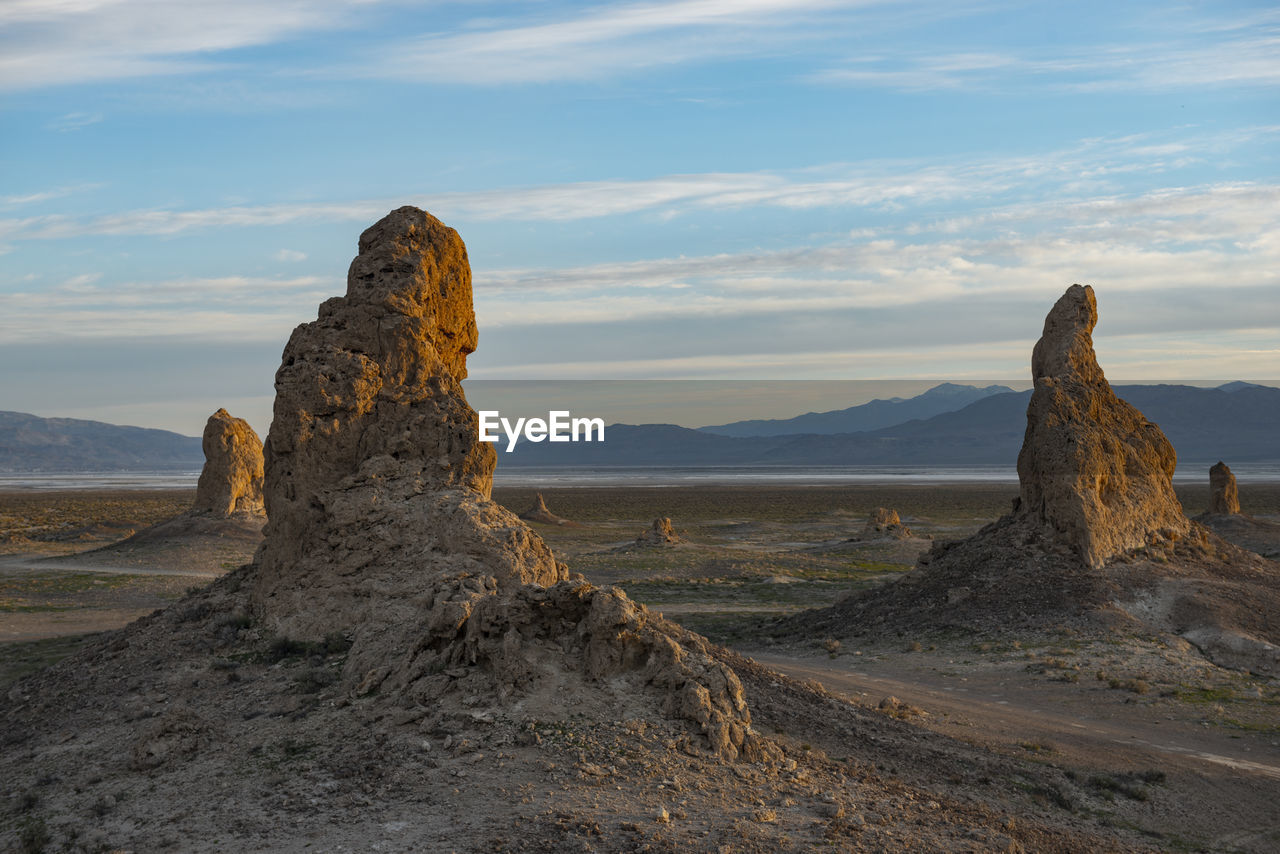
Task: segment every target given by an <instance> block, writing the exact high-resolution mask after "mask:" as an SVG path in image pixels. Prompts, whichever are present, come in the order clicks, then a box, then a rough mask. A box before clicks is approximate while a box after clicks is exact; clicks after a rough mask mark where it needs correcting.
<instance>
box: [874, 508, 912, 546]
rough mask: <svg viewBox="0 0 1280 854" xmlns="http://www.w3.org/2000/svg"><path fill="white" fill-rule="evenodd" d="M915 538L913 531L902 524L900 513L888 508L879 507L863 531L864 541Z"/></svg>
mask: <svg viewBox="0 0 1280 854" xmlns="http://www.w3.org/2000/svg"><path fill="white" fill-rule="evenodd" d="M913 536H915V535H914V534H912V533H911V529H910V528H908V527H907V526H906V525H904V524H902V518H901V517H900V516H898V511H897V510H891V509H889V508H887V507H877V508H876V509H875V510H873V511H872V513H871V516H870V518H868V519H867V524H866V527H865V528H863V530H862V538H863V539H876V538H880V537H890V538H892V539H895V540H908V539H910V538H911V537H913Z"/></svg>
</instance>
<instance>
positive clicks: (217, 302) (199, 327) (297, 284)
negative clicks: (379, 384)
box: [0, 273, 344, 344]
mask: <svg viewBox="0 0 1280 854" xmlns="http://www.w3.org/2000/svg"><path fill="white" fill-rule="evenodd" d="M343 290H344V288H343V287H342V283H341V282H340V281H339V280H336V279H325V278H320V277H316V276H297V277H294V278H288V279H277V278H264V277H254V276H221V277H216V278H185V279H170V280H166V281H161V282H124V283H113V282H105V283H104V282H103V277H102V275H101V274H98V273H86V274H81V275H77V276H73V277H71V278H69V279H67V280H66V281H64V282H62V283H61V284H60V285H58V286H56V287H54V288H52V289H34V290H27V291H17V292H11V293H0V339H2V340H4V341H5V342H7V343H11V344H12V343H17V342H24V341H29V342H36V341H47V340H50V339H52V338H89V339H98V338H113V339H115V338H120V337H121V336H124V337H142V336H151V335H168V336H186V337H191V338H199V339H205V338H217V339H225V340H272V339H277V338H278V339H280V340H283V339H284V337H286V336H287V335H288V332H289V330H290V329H292V328H293V327H294V326H296V325H297V324H298V322H299V321H300V320H306V319H310V318H311V317H314V316H315V307H316V305H318V304H319V303H320V302H321V301H323V300H324V299H327V298H328V297H331V296H334V295H335V294H338V293H341V292H342V291H343Z"/></svg>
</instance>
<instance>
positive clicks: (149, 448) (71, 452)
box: [0, 412, 204, 472]
mask: <svg viewBox="0 0 1280 854" xmlns="http://www.w3.org/2000/svg"><path fill="white" fill-rule="evenodd" d="M203 465H204V450H203V448H202V447H201V444H200V439H198V438H195V437H193V436H183V435H181V434H179V433H171V432H169V431H168V430H150V429H147V428H145V427H119V426H117V425H115V424H104V423H103V422H101V421H82V420H80V419H77V418H40V417H39V416H36V415H28V414H27V413H25V412H0V472H69V471H163V470H173V469H197V470H198V469H199V468H200V467H201V466H203Z"/></svg>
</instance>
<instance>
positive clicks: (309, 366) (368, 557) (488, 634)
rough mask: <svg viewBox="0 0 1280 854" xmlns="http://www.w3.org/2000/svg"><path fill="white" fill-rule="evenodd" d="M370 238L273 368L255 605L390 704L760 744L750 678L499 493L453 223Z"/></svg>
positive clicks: (413, 226)
mask: <svg viewBox="0 0 1280 854" xmlns="http://www.w3.org/2000/svg"><path fill="white" fill-rule="evenodd" d="M359 249H360V252H359V255H358V256H357V257H356V259H355V260H354V261H353V262H352V264H351V270H350V273H349V275H348V281H347V293H346V296H343V297H337V298H334V299H331V300H328V301H327V302H325V303H324V304H322V305H321V306H320V313H319V317H318V318H317V319H316V320H315V321H314V322H312V323H308V324H304V325H302V326H299V327H298V328H297V329H295V330H294V332H293V335H292V337H291V338H290V339H289V343H288V345H287V346H286V347H285V350H284V355H283V358H282V362H281V365H280V370H279V371H278V372H277V374H276V401H275V419H274V421H273V422H272V425H271V432H270V435H269V436H268V437H267V443H266V487H265V497H266V504H267V511H268V520H269V521H268V523H267V526H266V530H265V540H264V542H263V545H262V547H261V548H260V549H259V551H258V554H257V556H256V557H255V560H254V564H253V565H252V566H251V567H250V568H249V570H248V572H247V574H246V575H247V578H248V579H249V581H248V583H249V584H251V585H252V593H251V596H250V601H251V603H252V608H253V610H254V616H255V617H256V618H257V619H258V620H259V621H260V622H261V623H262V625H263V626H264V627H265V628H266V629H267V630H268V631H271V632H274V633H275V634H277V635H281V636H286V637H289V638H292V639H296V640H307V641H316V640H320V639H322V638H327V637H332V636H333V635H334V634H335V633H336V634H341V635H343V636H344V637H345V638H346V640H347V641H349V642H350V649H349V652H348V653H347V656H346V659H345V663H344V665H343V676H342V678H343V684H344V686H346V687H347V688H348V689H349V690H350V692H351V693H352V695H354V696H360V697H364V696H373V695H376V696H377V698H378V700H377V701H378V702H379V703H387V704H391V705H394V706H401V707H405V708H412V709H422V708H430V709H436V710H445V709H451V710H453V712H455V713H457V714H460V715H461V714H466V715H469V716H474V715H477V714H484V713H485V712H484V710H485V709H486V708H489V709H492V710H493V713H499V712H501V713H505V711H504V710H507V709H509V708H510V706H511V705H512V704H513V703H516V702H519V703H521V704H522V705H523V706H524V707H525V708H526V709H528V708H540V709H543V710H544V711H545V713H546V714H564V713H566V710H568V709H577V710H582V709H594V710H597V711H598V712H599V713H601V714H608V715H609V719H610V720H613V719H616V718H618V717H620V716H624V715H625V716H630V715H634V714H653V715H661V716H666V717H669V718H674V719H676V720H681V721H684V722H685V723H686V725H687V726H689V727H690V728H691V729H693V730H694V731H695V732H697V733H700V734H701V735H702V736H703V737H704V738H705V744H706V746H707V747H709V748H710V749H711V750H712V751H714V752H715V753H716V754H717V755H719V756H722V757H725V758H735V757H738V756H742V755H744V754H745V755H748V756H759V752H760V751H761V750H765V749H767V747H765V746H762V745H764V744H765V743H764V742H763V741H762V740H760V739H757V738H755V737H754V736H753V735H752V733H751V729H750V721H751V716H750V712H749V711H748V709H747V705H746V700H745V698H744V696H743V693H742V686H741V684H740V682H739V681H738V677H737V676H736V675H735V674H734V672H733V671H732V670H731V669H730V668H728V667H727V666H725V665H724V664H722V663H720V662H719V661H717V660H716V659H715V658H714V657H712V656H711V655H710V654H709V652H708V651H707V648H706V645H705V643H706V642H705V641H704V640H702V639H701V638H699V637H697V636H696V635H692V634H691V633H689V632H687V631H685V630H683V629H681V628H680V627H678V626H675V625H673V624H671V623H667V622H666V621H664V620H662V619H661V618H660V617H656V616H654V615H652V614H650V613H649V612H648V611H647V610H646V609H645V608H644V606H643V605H638V604H636V603H634V602H632V601H631V600H630V599H628V598H627V596H626V594H625V593H623V592H622V591H621V590H619V589H617V588H613V589H609V590H602V589H599V588H596V587H594V586H593V585H591V584H589V583H588V582H587V581H586V579H584V578H582V577H581V576H576V577H575V578H572V579H570V578H569V577H568V571H567V568H566V567H565V566H564V564H561V563H558V562H557V561H556V560H555V558H554V556H553V555H552V553H551V550H550V549H549V548H548V547H547V546H546V544H545V543H544V542H543V541H542V539H541V538H540V537H538V535H537V534H536V533H534V532H533V531H532V530H530V529H529V528H528V526H526V525H525V524H524V523H523V522H522V521H520V520H519V519H518V518H517V517H516V516H515V515H514V514H512V513H511V512H509V511H507V510H506V509H504V508H502V507H501V506H499V505H498V504H495V503H494V502H493V501H492V500H490V488H491V485H492V478H493V470H494V464H495V453H494V450H493V448H492V446H491V445H489V444H487V443H482V442H480V441H479V440H478V439H479V436H478V433H479V431H478V426H479V425H478V417H477V415H476V413H475V411H474V410H472V408H471V407H470V406H469V405H468V403H467V400H466V397H465V396H464V394H463V391H462V386H461V385H460V383H459V380H461V379H462V378H463V377H464V376H466V357H467V355H468V354H469V353H471V352H472V351H474V350H475V348H476V324H475V314H474V312H473V309H472V303H471V271H470V267H469V265H468V262H467V251H466V247H465V246H464V245H463V243H462V240H461V239H460V238H459V237H458V234H457V233H456V232H455V231H454V230H453V229H451V228H448V227H447V226H445V225H444V224H443V223H441V222H440V221H439V220H437V219H436V218H435V217H432V216H431V215H430V214H428V213H425V212H424V211H421V210H418V209H416V208H411V207H405V208H400V209H399V210H396V211H393V212H392V213H390V214H389V215H387V216H386V217H385V218H383V219H382V220H381V221H379V222H378V223H377V224H375V225H374V226H373V227H371V228H370V229H368V230H367V231H365V232H364V234H362V235H361V236H360V244H359ZM541 509H543V510H545V505H541ZM667 528H668V530H669V528H670V522H669V521H668V522H667ZM673 536H674V535H673ZM464 709H465V711H464Z"/></svg>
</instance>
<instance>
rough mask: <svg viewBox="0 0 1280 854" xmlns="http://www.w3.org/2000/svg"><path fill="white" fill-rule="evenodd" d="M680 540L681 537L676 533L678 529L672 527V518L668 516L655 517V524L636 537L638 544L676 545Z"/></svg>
mask: <svg viewBox="0 0 1280 854" xmlns="http://www.w3.org/2000/svg"><path fill="white" fill-rule="evenodd" d="M679 542H681V540H680V537H678V536H677V535H676V529H675V528H673V527H671V520H670V519H669V518H667V517H666V516H660V517H659V518H657V519H654V520H653V525H651V526H650V527H649V528H647V529H645V530H644V531H641V532H640V536H638V537H636V545H638V546H674V545H675V544H676V543H679Z"/></svg>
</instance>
